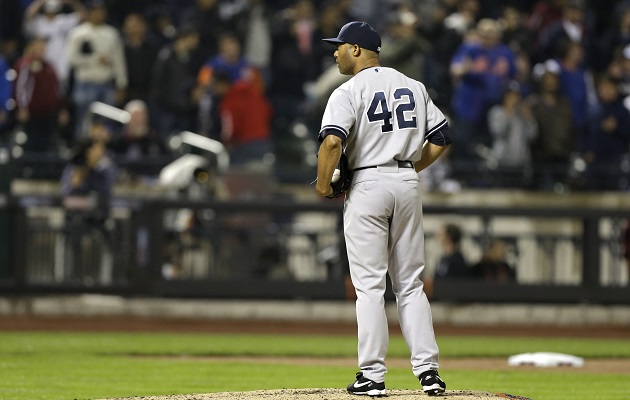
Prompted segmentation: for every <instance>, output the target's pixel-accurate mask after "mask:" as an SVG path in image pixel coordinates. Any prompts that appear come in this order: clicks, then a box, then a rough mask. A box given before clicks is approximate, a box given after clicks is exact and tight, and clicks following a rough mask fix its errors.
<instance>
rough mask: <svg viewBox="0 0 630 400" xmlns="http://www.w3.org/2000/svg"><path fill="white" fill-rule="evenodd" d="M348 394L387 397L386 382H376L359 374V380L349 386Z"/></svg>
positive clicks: (361, 373)
mask: <svg viewBox="0 0 630 400" xmlns="http://www.w3.org/2000/svg"><path fill="white" fill-rule="evenodd" d="M348 392H349V393H352V394H358V395H364V396H379V397H380V396H385V382H381V383H378V382H374V381H372V380H369V379H368V378H366V377H364V376H363V372H357V380H356V381H354V382H353V383H351V384H349V385H348Z"/></svg>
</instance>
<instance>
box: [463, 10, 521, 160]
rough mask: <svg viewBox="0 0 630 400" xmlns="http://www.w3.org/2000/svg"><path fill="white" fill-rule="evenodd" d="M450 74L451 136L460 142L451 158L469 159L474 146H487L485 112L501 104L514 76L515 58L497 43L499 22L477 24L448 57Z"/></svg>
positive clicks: (499, 35)
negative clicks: (452, 86)
mask: <svg viewBox="0 0 630 400" xmlns="http://www.w3.org/2000/svg"><path fill="white" fill-rule="evenodd" d="M471 35H472V36H471ZM451 75H452V77H453V78H454V79H455V88H454V93H453V99H452V111H453V114H454V115H453V116H454V121H453V133H454V135H455V137H456V138H457V140H458V143H461V144H460V146H459V147H457V148H455V149H453V157H454V159H456V160H462V159H463V160H470V159H474V158H475V157H474V148H475V145H476V144H478V143H482V144H486V145H487V144H489V142H490V136H489V133H488V128H487V123H486V121H487V118H486V116H487V112H488V110H489V108H490V107H492V106H493V105H495V104H498V103H499V102H500V101H501V99H502V96H503V93H504V92H505V89H506V88H507V86H508V84H509V82H510V81H511V80H512V79H514V78H515V76H516V56H515V55H514V52H513V51H512V49H511V48H510V47H509V46H507V45H505V44H503V43H501V26H500V24H499V22H497V21H495V20H493V19H488V18H484V19H482V20H480V21H479V23H478V24H477V27H476V29H475V30H474V32H471V33H470V34H469V38H468V39H467V40H465V42H464V43H463V44H462V45H461V46H460V47H459V48H458V50H457V51H456V53H455V55H454V57H453V58H452V61H451Z"/></svg>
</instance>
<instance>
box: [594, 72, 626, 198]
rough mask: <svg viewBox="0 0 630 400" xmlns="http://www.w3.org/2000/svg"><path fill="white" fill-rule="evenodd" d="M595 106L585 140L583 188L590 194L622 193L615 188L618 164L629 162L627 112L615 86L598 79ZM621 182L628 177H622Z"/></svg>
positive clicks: (609, 79)
mask: <svg viewBox="0 0 630 400" xmlns="http://www.w3.org/2000/svg"><path fill="white" fill-rule="evenodd" d="M597 95H598V103H597V106H596V107H595V111H594V112H593V113H592V114H593V119H592V124H593V126H592V128H591V130H590V135H589V137H588V138H587V143H586V152H585V154H584V157H585V160H586V162H587V163H588V169H587V178H588V182H587V187H588V188H589V189H594V190H617V189H625V188H623V187H620V186H619V181H620V178H622V175H624V174H623V173H622V170H621V163H622V161H624V160H625V161H626V162H630V159H628V157H630V111H629V110H628V109H627V108H626V107H625V106H624V104H623V100H622V98H621V97H620V96H619V89H618V86H617V82H616V81H615V80H614V79H613V78H612V77H610V76H608V75H604V76H602V77H601V78H600V79H599V80H598V83H597ZM625 175H626V176H625V177H624V179H625V180H627V179H628V176H627V175H628V174H627V173H626V174H625Z"/></svg>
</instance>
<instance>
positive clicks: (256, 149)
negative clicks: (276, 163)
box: [212, 72, 274, 165]
mask: <svg viewBox="0 0 630 400" xmlns="http://www.w3.org/2000/svg"><path fill="white" fill-rule="evenodd" d="M212 88H213V91H214V92H215V94H216V95H218V96H219V98H220V100H219V103H218V111H219V117H220V121H221V141H222V142H223V144H224V145H225V146H226V147H227V148H228V151H229V153H230V163H231V164H233V165H243V164H248V163H251V162H263V163H270V162H272V161H273V159H274V157H273V145H272V140H271V134H270V122H271V116H272V110H271V105H270V103H269V101H268V99H267V98H266V96H265V94H264V92H263V91H262V90H261V87H260V85H259V84H258V83H257V82H256V80H255V79H248V77H247V76H244V77H242V78H241V79H238V80H236V81H234V82H232V81H231V80H230V77H229V76H228V75H227V74H224V73H222V72H218V73H216V74H215V75H214V77H213V82H212Z"/></svg>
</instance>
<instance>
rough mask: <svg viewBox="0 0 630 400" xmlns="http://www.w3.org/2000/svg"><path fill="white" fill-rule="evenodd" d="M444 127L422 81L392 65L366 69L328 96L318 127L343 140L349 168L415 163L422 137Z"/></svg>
mask: <svg viewBox="0 0 630 400" xmlns="http://www.w3.org/2000/svg"><path fill="white" fill-rule="evenodd" d="M444 125H446V119H445V118H444V114H442V112H441V111H440V110H439V109H438V108H437V107H436V106H435V104H433V101H432V100H431V98H430V97H429V95H428V93H427V91H426V89H425V87H424V85H423V84H422V83H420V82H418V81H416V80H414V79H411V78H409V77H407V76H405V75H404V74H402V73H400V72H398V71H396V70H395V69H392V68H386V67H373V68H368V69H365V70H363V71H361V72H360V73H358V74H357V75H356V76H354V77H353V78H352V79H350V80H349V81H347V82H345V83H344V84H342V85H341V86H340V87H338V88H337V89H336V90H335V91H334V92H333V93H332V95H331V96H330V99H329V100H328V104H327V106H326V110H325V111H324V116H323V118H322V128H321V130H320V134H321V133H322V132H323V131H324V130H328V129H334V130H337V131H339V132H340V133H341V134H342V135H343V137H345V138H346V155H347V156H348V161H349V165H350V168H351V169H355V168H362V167H368V166H375V165H384V164H386V163H388V162H390V161H392V160H410V161H418V160H419V159H420V153H421V151H422V144H423V143H424V141H425V139H426V138H428V137H429V136H430V135H432V134H433V133H435V132H437V131H439V129H440V128H442V127H443V126H444Z"/></svg>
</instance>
